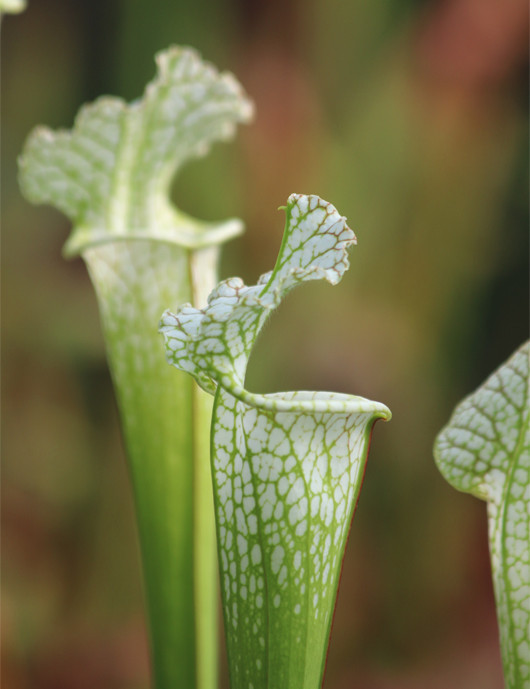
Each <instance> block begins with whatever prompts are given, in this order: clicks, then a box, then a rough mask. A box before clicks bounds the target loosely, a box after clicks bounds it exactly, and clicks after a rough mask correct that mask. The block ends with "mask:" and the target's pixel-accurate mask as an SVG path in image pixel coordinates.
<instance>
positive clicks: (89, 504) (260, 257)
mask: <svg viewBox="0 0 530 689" xmlns="http://www.w3.org/2000/svg"><path fill="white" fill-rule="evenodd" d="M526 13H527V7H526V3H525V2H524V1H523V0H514V2H512V3H509V4H506V3H498V2H494V1H493V0H488V1H485V2H482V3H475V2H471V0H451V1H450V2H449V1H446V2H439V3H435V2H423V3H419V2H401V0H390V1H389V0H371V1H370V2H367V1H365V2H358V3H346V2H340V1H339V0H331V1H329V0H310V1H309V2H307V3H305V4H304V6H303V8H302V7H301V6H300V4H299V3H295V2H285V1H284V2H281V3H280V2H279V0H274V1H272V2H265V1H262V2H258V1H255V2H237V3H234V2H230V3H229V2H227V1H226V0H222V1H221V2H216V3H211V2H208V1H207V0H197V2H194V3H184V2H182V1H181V0H179V1H178V2H173V1H171V2H170V1H169V0H165V1H163V0H154V1H153V2H151V3H145V2H140V0H130V1H128V2H117V1H115V2H102V1H99V2H90V3H89V2H76V3H71V2H66V1H65V0H39V2H36V1H34V2H32V3H30V4H29V6H28V8H27V10H26V11H25V12H24V13H23V14H20V15H18V16H12V17H11V16H6V17H4V19H3V22H2V53H3V54H2V71H3V74H2V108H3V112H2V195H3V198H2V215H3V217H2V220H3V239H2V281H3V282H2V287H3V289H2V302H3V303H2V316H3V323H2V334H3V342H2V356H3V363H4V366H3V384H2V387H3V433H2V442H3V447H2V450H3V452H2V455H3V486H2V490H3V500H2V509H3V529H4V535H3V548H4V557H3V577H2V587H3V606H2V607H3V617H4V621H3V651H2V652H3V656H4V657H3V663H2V672H3V675H4V676H3V678H2V679H3V681H2V686H6V687H17V686H24V685H26V686H27V685H29V686H31V685H32V684H33V686H39V687H42V689H48V688H51V687H53V688H54V689H56V688H59V689H61V687H68V688H69V689H72V688H73V689H77V688H78V687H79V688H80V687H82V686H85V685H84V684H83V682H86V683H88V684H89V685H90V686H99V687H109V689H114V688H115V687H127V689H129V688H132V687H140V686H146V681H147V680H146V678H147V668H146V660H145V659H146V651H145V640H144V632H143V630H142V626H141V622H140V619H141V616H140V605H141V596H140V589H139V574H138V572H139V565H138V558H137V553H136V548H137V546H136V542H135V537H134V530H133V527H132V512H131V505H130V498H129V487H128V485H127V481H128V478H127V475H126V472H125V468H124V462H123V461H120V460H119V459H117V457H119V452H117V449H118V448H119V443H120V441H119V435H118V431H117V421H116V414H115V411H114V402H113V398H112V394H111V391H110V383H109V379H108V375H107V373H106V365H105V362H104V353H103V346H102V339H101V334H100V328H99V323H98V317H97V311H96V305H95V300H94V297H93V294H92V290H91V287H90V285H89V281H88V278H87V276H86V273H85V271H84V267H83V265H82V264H81V262H80V261H74V262H70V263H64V262H63V261H62V259H61V258H60V249H61V246H62V244H63V243H64V240H65V238H66V235H67V225H66V223H65V221H64V220H63V219H62V218H61V216H60V215H59V214H57V213H56V212H54V211H52V210H46V209H45V210H43V209H41V208H39V209H36V208H33V207H31V206H29V205H28V204H26V203H25V202H24V201H23V200H22V198H21V196H20V194H19V191H18V189H17V184H16V176H15V175H16V157H17V155H18V153H19V151H20V149H21V146H22V142H23V140H24V139H25V137H26V135H27V134H28V132H29V131H30V130H31V129H32V128H33V127H34V126H35V125H36V124H38V123H40V122H46V123H48V124H49V125H50V126H51V127H53V128H56V127H61V126H62V127H67V126H70V124H71V122H72V120H73V117H74V114H75V112H76V110H77V107H78V104H79V103H80V102H85V101H90V100H93V99H94V98H95V97H97V96H99V95H100V94H102V93H113V94H117V95H120V96H122V97H123V98H125V99H127V100H129V99H131V98H135V97H138V96H139V95H140V93H141V91H142V89H143V84H144V83H145V82H146V81H147V80H148V79H149V78H150V76H151V71H152V67H151V65H152V56H153V55H154V53H156V52H157V51H158V50H159V49H160V48H162V47H164V46H166V45H169V44H171V43H178V44H188V45H194V46H196V47H197V48H198V49H199V50H200V52H201V53H202V54H203V55H204V57H205V58H207V59H209V60H211V61H213V62H214V63H216V64H217V65H218V66H219V67H220V68H221V69H229V70H230V71H232V72H234V73H236V74H237V75H238V77H239V78H240V80H241V81H242V83H243V85H244V87H245V89H246V91H247V92H248V93H249V95H250V96H251V97H252V98H253V99H254V101H255V102H256V112H257V118H256V122H255V124H254V125H252V126H251V127H249V128H248V130H247V131H246V132H245V133H244V135H243V137H242V138H241V139H240V140H239V141H238V143H237V144H236V145H235V146H234V147H232V146H231V147H230V148H228V147H225V148H224V149H222V148H219V149H218V150H216V151H214V152H213V154H212V156H211V157H209V158H208V159H205V160H204V161H200V162H196V163H190V165H189V166H188V167H187V170H186V175H183V176H182V181H181V182H179V183H177V186H176V187H175V189H174V197H175V200H176V201H177V205H178V206H179V207H181V208H183V210H185V211H186V212H188V213H190V214H192V215H194V216H197V217H202V218H204V219H206V220H211V219H215V218H218V217H230V216H234V215H235V216H239V217H242V218H243V219H244V221H245V224H246V226H247V232H246V234H245V235H243V236H242V237H241V238H240V239H238V240H236V241H234V242H233V243H232V244H230V245H227V246H226V247H225V251H224V264H223V266H222V270H221V277H223V278H224V277H228V276H229V275H234V274H235V275H241V276H242V277H243V278H244V279H245V280H247V281H248V280H251V279H253V277H254V276H255V275H256V274H259V273H261V272H264V271H265V270H266V269H267V268H268V267H269V266H270V265H271V264H272V262H273V260H274V256H275V253H276V249H277V246H278V244H279V240H280V229H279V226H280V225H281V223H278V219H277V217H276V212H275V211H273V210H271V209H272V208H274V207H276V206H279V205H281V204H282V203H283V202H284V200H285V198H286V196H287V194H289V193H290V192H291V191H297V192H301V193H302V192H303V193H311V192H313V191H318V193H319V194H321V195H322V196H323V197H324V198H331V199H333V202H334V204H335V205H336V206H337V207H338V208H340V209H341V212H342V213H344V215H346V216H347V217H348V219H349V220H350V223H351V226H352V228H353V229H354V230H355V232H356V235H357V237H358V242H359V247H358V250H357V251H356V252H355V254H354V256H352V259H351V268H350V271H349V273H348V275H347V276H346V277H345V279H344V281H343V283H342V288H341V290H340V291H338V293H337V294H335V293H334V294H333V300H330V299H329V294H328V292H327V287H326V286H325V285H318V284H312V285H308V286H307V287H306V289H305V290H303V291H300V292H299V293H293V294H292V295H291V296H290V297H289V299H288V300H287V302H286V303H285V304H284V305H282V307H281V308H280V309H279V311H278V313H277V314H276V315H275V317H274V319H272V320H271V323H270V324H269V326H268V328H267V329H266V331H265V332H264V334H263V336H262V338H261V339H260V341H259V342H258V344H257V347H256V349H255V350H254V355H255V356H253V358H252V359H251V361H250V368H249V373H248V377H247V387H249V388H250V389H251V390H255V391H259V392H270V391H278V390H285V389H312V390H318V389H334V390H338V391H340V392H346V393H348V392H349V393H351V392H355V393H356V394H361V395H364V396H366V397H369V398H373V399H383V400H385V402H386V403H387V404H388V405H389V407H390V408H391V409H392V411H393V414H394V421H393V422H392V424H391V425H389V426H388V427H387V428H385V433H384V434H383V433H381V434H379V435H377V436H376V438H375V439H374V443H373V447H372V450H371V454H370V460H369V462H368V466H367V470H366V482H365V485H364V488H363V494H362V497H361V500H360V503H359V508H358V511H357V515H356V526H355V529H354V530H353V531H352V538H351V542H350V544H349V546H348V548H347V551H346V558H345V563H344V569H343V574H342V583H341V587H340V589H339V599H338V606H337V611H336V614H335V618H334V625H333V633H332V637H331V646H330V651H329V656H328V663H327V676H326V679H325V684H324V686H325V687H326V689H345V688H346V687H347V688H348V689H355V688H356V687H362V688H363V689H364V688H365V687H367V686H371V687H375V688H377V689H382V688H384V689H397V688H398V687H406V689H416V688H419V687H421V688H422V689H424V688H425V687H439V686H443V687H446V686H451V687H454V688H455V689H464V688H465V689H474V688H477V689H478V688H480V689H496V688H497V687H500V686H502V678H501V661H500V654H499V651H498V636H497V630H496V621H495V610H494V599H493V591H492V587H491V578H490V571H489V557H488V552H487V532H486V521H485V518H484V515H483V511H482V509H481V505H480V504H477V503H476V501H474V500H472V499H471V498H468V497H466V496H461V495H459V494H457V493H455V492H454V491H453V490H452V489H451V488H450V487H449V486H447V485H446V484H445V482H444V481H443V479H442V478H441V477H440V476H439V474H438V472H437V470H436V467H435V466H434V464H433V462H432V459H431V447H432V441H433V438H434V436H435V435H436V433H437V431H438V429H439V428H440V427H441V426H442V425H443V424H444V423H445V421H446V419H447V416H448V414H449V412H450V410H451V409H452V408H453V407H454V405H455V403H456V402H457V401H458V400H459V399H461V398H462V396H463V395H464V394H465V393H466V392H467V391H468V390H469V389H473V388H474V387H476V386H477V385H478V384H479V383H480V382H481V381H482V380H483V379H484V378H485V377H486V376H487V375H488V374H489V372H490V371H491V370H493V369H494V368H495V366H496V365H497V363H498V361H501V360H503V359H505V358H506V357H507V356H508V355H509V354H510V353H511V352H512V351H513V350H514V349H515V348H516V347H517V345H518V344H519V343H520V342H521V341H523V340H524V339H525V337H526V336H527V330H528V315H527V314H528V301H527V270H528V268H527V256H528V236H527V211H526V208H527V186H528V184H527V171H526V156H525V153H524V151H525V150H526V149H527V146H526V145H525V144H526V136H527V135H526V119H527V111H526V102H527V98H526V89H527V86H526V84H527V79H526V75H525V69H526V64H527V56H526V51H527V41H526V35H525V33H526ZM205 189H208V193H207V194H206V193H205ZM274 227H278V230H277V231H274V230H271V228H274ZM331 301H333V305H332V306H330V302H331ZM315 313H318V327H317V326H315V321H314V314H315ZM357 323H362V324H363V327H362V328H358V327H357V325H355V327H354V324H357ZM301 343H304V345H303V346H301ZM258 362H259V365H258ZM65 429H67V430H65ZM59 438H60V439H59ZM142 677H143V679H140V680H139V679H138V678H142ZM225 686H226V685H225Z"/></svg>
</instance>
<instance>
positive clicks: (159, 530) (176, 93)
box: [20, 48, 251, 689]
mask: <svg viewBox="0 0 530 689" xmlns="http://www.w3.org/2000/svg"><path fill="white" fill-rule="evenodd" d="M157 63H158V68H159V72H158V74H157V76H156V78H155V80H154V81H153V82H152V83H151V84H149V85H148V87H147V89H146V91H145V94H144V97H143V99H142V100H141V101H137V102H134V103H132V104H131V105H126V104H125V103H123V102H122V101H120V100H118V99H115V98H102V99H100V100H98V101H96V103H94V104H91V105H89V106H85V107H84V108H83V109H82V110H81V112H80V114H79V116H78V117H77V119H76V122H75V126H74V129H73V130H72V132H57V133H54V132H51V131H49V130H47V129H43V128H39V129H37V130H35V132H34V133H33V134H32V135H31V136H30V137H29V139H28V142H27V144H26V147H25V150H24V154H23V156H22V158H21V161H20V169H21V186H22V189H23V191H24V193H25V194H26V196H27V197H28V199H29V200H31V201H33V202H35V203H51V204H52V205H54V206H56V207H57V208H59V209H60V210H62V211H63V212H64V213H65V214H66V215H67V216H68V217H69V218H70V219H71V220H72V221H73V225H74V227H73V232H72V234H71V236H70V238H69V240H68V242H67V244H66V246H65V253H66V254H67V255H78V254H80V255H81V256H82V257H83V258H84V260H85V261H86V264H87V266H88V270H89V272H90V276H91V279H92V282H93V284H94V287H95V290H96V293H97V297H98V302H99V308H100V313H101V319H102V324H103V330H104V335H105V341H106V346H107V354H108V360H109V365H110V369H111V373H112V378H113V382H114V386H115V390H116V396H117V400H118V406H119V409H120V416H121V421H122V426H123V435H124V439H125V445H126V450H127V456H128V459H129V466H130V473H131V478H132V484H133V489H134V498H135V506H136V514H137V521H138V529H139V536H140V546H141V554H142V562H143V569H144V581H145V593H146V602H147V609H148V617H149V630H150V643H151V653H152V666H153V675H154V686H155V688H156V689H179V688H182V689H214V688H215V686H216V679H217V613H216V610H217V604H216V581H217V579H216V577H217V575H216V564H215V560H216V557H215V529H214V519H213V499H212V485H211V477H210V471H209V447H208V438H209V428H210V418H211V400H210V398H209V397H208V396H207V395H205V394H204V393H203V392H202V391H201V390H199V388H197V386H196V385H195V383H194V382H193V381H192V379H191V378H189V377H188V376H185V375H184V374H177V375H175V372H174V371H171V370H170V369H169V367H168V366H167V364H166V362H165V358H164V351H163V347H162V346H161V343H160V338H159V336H158V334H157V331H156V324H157V322H158V319H159V315H160V312H161V311H162V310H163V309H164V308H165V307H167V305H168V303H169V304H172V305H173V307H174V308H177V307H178V306H179V305H182V304H185V303H189V302H191V303H200V302H202V300H203V299H204V298H205V296H206V294H207V293H208V292H209V290H210V289H211V288H212V287H213V285H214V284H215V281H216V268H217V257H218V245H219V243H220V242H222V241H224V240H226V239H228V238H230V237H232V236H234V235H235V234H237V233H238V232H240V231H241V223H240V222H239V221H237V220H229V221H226V222H223V223H202V222H199V221H197V220H195V219H193V218H190V217H188V216H186V215H185V214H184V213H182V212H180V211H179V210H177V209H176V208H174V207H173V206H172V205H171V204H170V202H169V198H168V190H169V185H170V182H171V180H172V178H173V177H174V175H175V173H176V171H177V170H178V169H179V168H180V167H181V166H182V165H183V163H184V162H185V161H186V160H188V159H189V158H192V157H196V156H200V155H203V154H204V153H205V152H206V151H207V150H208V148H209V145H210V143H211V142H213V141H215V140H219V139H226V138H228V137H230V136H231V135H232V134H233V132H234V130H235V125H236V124H237V123H238V122H244V121H246V120H248V118H249V116H250V115H251V106H250V104H249V102H248V101H247V100H246V98H245V97H244V94H243V93H242V91H241V88H240V86H239V84H238V83H237V82H236V81H235V79H234V78H233V77H232V76H231V75H228V74H219V73H218V72H217V71H216V70H215V69H214V68H213V67H212V66H211V65H208V64H207V63H204V62H202V61H201V59H200V58H199V56H198V55H197V54H196V53H195V52H193V51H192V50H189V49H179V48H172V49H170V50H168V51H166V52H165V53H161V54H160V55H159V56H158V57H157Z"/></svg>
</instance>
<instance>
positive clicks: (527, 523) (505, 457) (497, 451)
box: [434, 342, 530, 689]
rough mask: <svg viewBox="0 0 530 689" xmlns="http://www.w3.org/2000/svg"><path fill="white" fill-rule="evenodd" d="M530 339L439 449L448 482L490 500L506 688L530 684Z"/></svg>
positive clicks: (463, 410) (459, 410)
mask: <svg viewBox="0 0 530 689" xmlns="http://www.w3.org/2000/svg"><path fill="white" fill-rule="evenodd" d="M529 356H530V343H529V342H527V343H525V344H524V345H523V346H521V348H520V349H519V350H517V351H516V352H515V354H513V356H512V357H511V358H510V359H509V360H508V361H507V362H506V363H505V364H504V365H502V366H501V367H500V368H499V369H498V370H497V371H496V372H495V373H494V374H493V375H492V376H491V377H490V378H488V380H487V381H486V382H485V383H484V384H483V385H482V386H481V387H480V388H479V389H478V390H476V391H475V392H474V393H473V394H472V395H470V396H469V397H467V398H466V399H464V400H463V401H462V402H461V403H460V404H459V405H458V406H457V407H456V409H455V411H454V413H453V416H452V417H451V420H450V421H449V423H448V425H447V426H446V427H445V428H444V429H443V430H442V432H441V433H440V435H439V436H438V438H437V440H436V444H435V448H434V455H435V459H436V462H437V464H438V467H439V469H440V471H441V472H442V474H443V475H444V477H445V478H446V479H447V481H449V483H450V484H451V485H452V486H454V487H455V488H457V489H458V490H461V491H465V492H467V493H471V494H472V495H475V496H476V497H478V498H481V499H483V500H486V501H487V503H488V519H489V541H490V553H491V563H492V571H493V583H494V588H495V597H496V603H497V614H498V619H499V628H500V637H501V650H502V656H503V664H504V675H505V680H506V686H507V687H508V688H509V689H528V688H529V687H530V393H529V380H530V379H529Z"/></svg>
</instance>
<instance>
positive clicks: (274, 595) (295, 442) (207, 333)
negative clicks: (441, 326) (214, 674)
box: [161, 194, 390, 689]
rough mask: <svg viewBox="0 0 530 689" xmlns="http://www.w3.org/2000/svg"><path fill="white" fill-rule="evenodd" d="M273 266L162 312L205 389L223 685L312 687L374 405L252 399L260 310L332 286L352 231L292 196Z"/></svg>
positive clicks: (348, 399) (182, 363)
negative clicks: (199, 302) (226, 669)
mask: <svg viewBox="0 0 530 689" xmlns="http://www.w3.org/2000/svg"><path fill="white" fill-rule="evenodd" d="M285 210H286V227H285V235H284V239H283V242H282V246H281V249H280V254H279V256H278V260H277V263H276V266H275V268H274V270H273V271H272V272H271V273H267V274H266V275H263V276H262V277H261V278H260V280H259V281H258V284H257V285H254V286H250V287H247V286H245V285H244V284H243V283H242V281H241V280H239V279H238V278H230V279H229V280H225V281H224V282H222V283H220V285H219V286H218V287H217V288H216V289H215V290H213V292H212V293H211V295H210V297H209V298H208V304H207V306H206V308H204V309H203V310H199V309H194V308H193V307H191V306H189V305H187V306H184V307H182V308H181V309H180V310H179V311H178V312H177V313H176V314H173V313H171V312H169V311H168V312H166V313H165V314H164V316H163V318H162V322H161V332H162V334H163V335H164V338H165V341H166V352H167V358H168V361H169V362H170V363H172V364H173V365H174V366H176V367H177V368H179V369H181V370H184V371H187V372H189V373H190V374H191V375H193V376H194V377H195V379H196V380H197V381H198V382H199V384H200V385H201V386H202V387H203V388H204V389H205V390H207V391H209V392H211V393H212V394H215V402H214V415H213V423H212V472H213V483H214V494H215V510H216V521H217V534H218V549H219V558H220V569H221V589H222V596H223V610H224V618H225V630H226V637H227V647H228V656H229V666H230V676H231V687H232V689H243V688H244V689H274V688H277V687H289V689H316V687H318V686H319V685H320V684H321V682H322V677H323V672H324V662H325V656H326V649H327V645H328V638H329V630H330V624H331V616H332V612H333V607H334V602H335V598H336V593H337V585H338V577H339V573H340V567H341V562H342V557H343V553H344V548H345V543H346V537H347V533H348V528H349V525H350V521H351V517H352V514H353V509H354V506H355V503H356V501H357V497H358V494H359V490H360V486H361V482H362V477H363V473H364V467H365V462H366V456H367V451H368V444H369V438H370V433H371V430H372V427H373V424H374V422H375V420H376V419H378V418H382V419H385V420H388V419H389V418H390V411H389V410H388V409H387V407H385V406H384V405H382V404H379V403H377V402H372V401H370V400H366V399H364V398H361V397H355V396H351V395H341V394H334V393H328V392H304V391H300V392H285V393H276V394H272V395H260V394H255V393H251V392H249V391H247V390H246V389H245V387H244V378H245V371H246V366H247V362H248V359H249V356H250V351H251V348H252V346H253V344H254V342H255V340H256V337H257V336H258V333H259V331H260V329H261V327H262V326H263V324H264V322H265V320H266V318H267V317H268V315H269V314H270V312H271V311H272V310H273V309H274V308H276V306H278V304H279V303H280V301H281V299H282V298H283V297H284V296H285V294H286V293H287V292H288V291H289V290H291V289H292V288H293V287H294V286H296V285H297V284H300V283H301V282H303V281H306V280H314V279H325V280H327V281H328V282H330V283H331V284H336V283H337V282H339V280H340V279H341V277H342V275H343V273H344V272H345V270H347V268H348V265H349V264H348V258H347V249H348V247H349V246H350V245H352V244H354V243H355V241H356V240H355V236H354V234H353V232H352V231H351V230H350V229H349V228H348V226H347V225H346V221H345V219H344V218H343V217H341V216H340V215H339V213H338V212H337V211H336V209H335V208H334V207H333V206H332V205H331V204H329V203H327V202H325V201H323V200H322V199H320V198H318V197H317V196H304V195H301V194H292V195H291V196H290V197H289V199H288V203H287V207H286V209H285Z"/></svg>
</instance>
